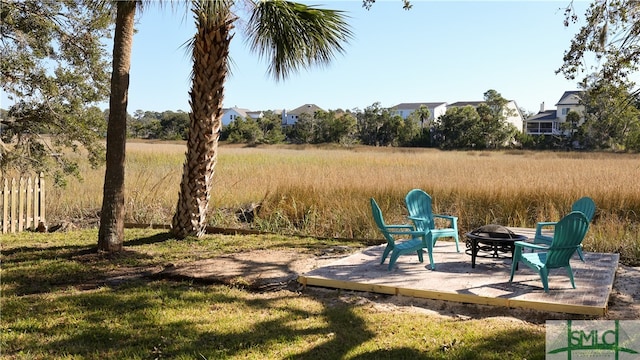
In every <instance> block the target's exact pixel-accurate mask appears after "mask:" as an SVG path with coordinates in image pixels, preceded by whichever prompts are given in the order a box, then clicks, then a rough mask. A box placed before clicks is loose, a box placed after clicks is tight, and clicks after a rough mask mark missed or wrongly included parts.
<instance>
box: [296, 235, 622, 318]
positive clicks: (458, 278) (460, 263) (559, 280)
mask: <svg viewBox="0 0 640 360" xmlns="http://www.w3.org/2000/svg"><path fill="white" fill-rule="evenodd" d="M510 229H511V230H512V231H514V232H515V233H517V234H523V235H526V236H528V237H532V236H533V229H524V228H510ZM384 247H385V245H379V246H372V247H369V248H366V249H364V250H363V251H360V252H358V253H355V254H352V255H350V256H348V257H345V258H342V259H340V260H337V261H335V262H333V263H330V264H328V265H326V266H322V267H320V268H317V269H314V270H312V271H309V272H306V273H304V274H302V275H300V276H299V277H298V282H300V283H301V284H303V285H305V286H322V287H329V288H337V289H349V290H357V291H368V292H374V293H382V294H395V295H404V296H413V297H419V298H428V299H436V300H445V301H455V302H461V303H472V304H484V305H493V306H504V307H511V308H527V309H535V310H541V311H548V312H559V313H568V314H584V315H594V316H603V315H605V314H606V311H607V303H608V299H609V295H610V293H611V290H612V287H613V281H614V279H615V274H616V269H617V268H618V260H619V255H618V254H609V253H591V252H584V256H585V260H586V261H585V262H584V263H583V262H582V261H580V259H579V258H578V256H577V255H574V259H573V260H572V262H571V266H572V268H573V271H574V279H575V284H576V289H573V288H572V287H571V283H570V281H569V278H568V276H567V274H566V272H565V270H564V269H554V270H552V271H551V272H550V274H549V293H545V292H544V290H543V288H542V282H541V281H540V277H539V276H538V274H537V273H536V272H534V271H532V270H531V269H529V268H528V267H527V266H525V265H523V264H521V265H520V267H519V269H518V271H517V272H516V274H515V276H514V279H513V282H512V283H510V282H509V273H510V270H511V259H510V258H493V257H478V258H477V260H476V267H475V268H472V267H471V256H470V255H468V254H466V253H465V237H464V235H462V236H461V237H460V252H459V253H458V252H456V249H455V243H453V242H450V241H444V240H439V241H438V242H437V243H436V246H435V247H434V250H433V258H434V262H435V264H436V269H435V270H431V269H430V264H429V258H428V256H427V255H426V253H425V256H424V263H420V262H419V261H418V257H417V256H416V255H415V254H411V255H403V256H401V257H400V258H399V259H398V261H397V262H396V265H395V266H394V268H393V269H392V270H391V271H388V270H387V265H388V259H387V260H386V261H385V263H384V264H382V265H381V264H380V259H381V256H382V252H383V250H384Z"/></svg>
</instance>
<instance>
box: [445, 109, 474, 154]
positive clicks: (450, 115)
mask: <svg viewBox="0 0 640 360" xmlns="http://www.w3.org/2000/svg"><path fill="white" fill-rule="evenodd" d="M479 124H480V115H479V114H478V112H477V111H476V109H475V108H474V107H473V106H470V105H468V106H464V107H453V108H449V109H447V112H446V113H445V114H444V115H442V116H441V117H440V118H439V120H438V122H437V125H436V128H435V129H436V143H437V144H438V146H439V147H440V148H442V149H458V148H475V147H476V146H477V145H478V144H483V143H484V138H483V136H482V130H481V128H480V126H479Z"/></svg>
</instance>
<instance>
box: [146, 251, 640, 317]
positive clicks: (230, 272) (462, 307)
mask: <svg viewBox="0 0 640 360" xmlns="http://www.w3.org/2000/svg"><path fill="white" fill-rule="evenodd" d="M351 252H352V250H351V249H349V248H344V247H337V248H333V249H326V250H324V251H321V252H319V253H316V254H301V253H299V252H296V251H287V250H283V251H273V250H259V251H252V252H251V253H240V254H233V255H228V256H223V257H218V258H212V259H206V260H200V261H195V262H189V263H184V264H169V265H167V266H166V267H165V268H164V269H161V270H160V271H158V272H155V273H154V274H153V276H157V277H162V278H174V279H190V280H193V281H199V282H205V283H224V284H231V285H237V286H243V287H246V288H248V289H251V290H255V291H261V292H268V291H275V290H289V291H298V292H301V293H304V294H307V295H309V296H317V297H323V298H329V297H333V298H334V299H337V301H342V302H347V303H354V304H362V305H366V306H368V307H370V308H371V309H375V310H377V311H401V312H418V313H424V314H430V315H433V316H445V317H454V318H463V319H464V318H479V317H480V318H484V317H504V318H505V321H523V320H524V321H530V322H538V323H539V322H544V320H549V319H565V318H579V316H578V315H567V314H558V313H543V312H538V311H533V310H526V309H509V308H500V307H491V306H484V305H473V304H460V303H455V302H445V301H440V300H429V299H417V298H411V297H405V296H390V295H383V294H373V293H364V292H354V291H344V290H335V289H323V288H317V287H311V286H310V287H306V288H303V287H302V286H301V285H300V284H299V283H298V282H297V277H298V275H299V274H303V273H305V272H307V271H310V270H313V269H315V268H317V267H320V266H323V265H326V264H328V263H330V262H333V261H335V260H337V259H338V258H342V257H344V256H347V255H349V254H350V253H351ZM606 318H607V319H619V320H630V319H635V320H637V319H640V267H628V266H624V265H620V266H619V267H618V270H617V271H616V279H615V281H614V284H613V291H612V292H611V295H610V297H609V304H608V313H607V315H606Z"/></svg>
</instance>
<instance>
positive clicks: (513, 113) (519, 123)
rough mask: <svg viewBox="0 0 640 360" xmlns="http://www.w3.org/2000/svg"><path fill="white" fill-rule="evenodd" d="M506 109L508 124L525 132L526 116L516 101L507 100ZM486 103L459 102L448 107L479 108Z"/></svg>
mask: <svg viewBox="0 0 640 360" xmlns="http://www.w3.org/2000/svg"><path fill="white" fill-rule="evenodd" d="M507 101H508V102H507V104H506V109H505V110H504V115H505V116H506V121H507V123H509V124H511V125H513V126H515V128H516V129H518V131H520V132H522V131H524V116H523V115H522V112H521V111H520V108H519V107H518V104H516V102H515V101H514V100H507ZM485 103H486V101H458V102H455V103H453V104H449V105H447V107H463V106H468V105H471V106H473V107H478V106H479V105H480V104H485Z"/></svg>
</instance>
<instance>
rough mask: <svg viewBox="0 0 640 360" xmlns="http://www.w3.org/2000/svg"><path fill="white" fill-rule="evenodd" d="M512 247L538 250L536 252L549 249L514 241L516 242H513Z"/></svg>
mask: <svg viewBox="0 0 640 360" xmlns="http://www.w3.org/2000/svg"><path fill="white" fill-rule="evenodd" d="M514 245H515V246H516V247H521V248H529V249H538V250H548V249H549V248H548V247H546V246H543V245H537V244H532V243H530V242H526V241H516V242H514Z"/></svg>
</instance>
